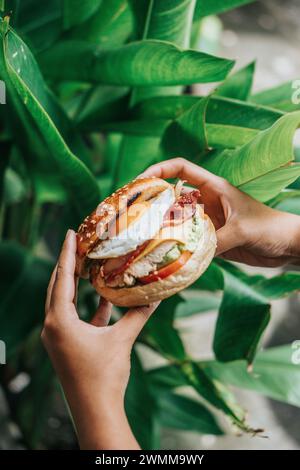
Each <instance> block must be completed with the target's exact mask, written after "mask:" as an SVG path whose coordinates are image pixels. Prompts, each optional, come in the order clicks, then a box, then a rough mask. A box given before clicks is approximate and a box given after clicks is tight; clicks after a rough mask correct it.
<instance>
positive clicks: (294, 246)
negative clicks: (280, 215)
mask: <svg viewBox="0 0 300 470" xmlns="http://www.w3.org/2000/svg"><path fill="white" fill-rule="evenodd" d="M289 216H290V219H291V224H292V228H291V237H290V256H291V257H292V261H291V262H292V264H300V217H299V216H298V215H295V214H289Z"/></svg>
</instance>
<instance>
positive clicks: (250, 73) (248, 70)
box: [215, 62, 255, 101]
mask: <svg viewBox="0 0 300 470" xmlns="http://www.w3.org/2000/svg"><path fill="white" fill-rule="evenodd" d="M254 72H255V62H252V63H251V64H249V65H247V66H246V67H244V68H242V69H240V70H238V71H237V72H235V73H234V74H232V75H230V76H229V77H227V78H226V80H225V81H224V82H223V83H222V84H221V85H220V86H218V88H217V89H216V92H215V93H216V95H218V96H226V97H227V98H235V99H237V100H242V101H246V100H247V99H248V97H249V95H250V93H251V88H252V83H253V77H254Z"/></svg>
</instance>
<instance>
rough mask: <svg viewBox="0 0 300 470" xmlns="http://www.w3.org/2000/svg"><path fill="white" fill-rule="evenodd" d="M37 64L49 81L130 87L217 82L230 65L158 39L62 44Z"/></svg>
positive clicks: (53, 48)
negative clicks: (111, 44)
mask: <svg viewBox="0 0 300 470" xmlns="http://www.w3.org/2000/svg"><path fill="white" fill-rule="evenodd" d="M66 58H67V59H66ZM40 63H41V65H42V67H43V70H44V72H45V74H46V75H47V76H48V77H50V78H52V79H56V80H78V81H83V82H94V83H105V84H109V85H122V86H133V87H139V86H165V85H188V84H191V83H200V82H201V83H206V82H212V81H220V80H223V79H224V78H225V77H226V75H227V74H228V72H229V70H230V69H231V68H232V66H233V62H232V61H231V60H226V59H221V58H219V57H214V56H210V55H208V54H204V53H202V52H198V51H194V50H183V49H180V48H178V47H177V46H175V45H173V44H171V43H168V42H164V41H158V40H144V41H137V42H131V43H129V44H127V45H125V46H120V47H116V48H114V49H107V48H102V47H95V45H94V44H88V43H85V42H80V41H65V42H60V43H58V44H57V45H56V46H53V47H51V49H49V50H48V51H47V52H44V53H43V54H42V56H40Z"/></svg>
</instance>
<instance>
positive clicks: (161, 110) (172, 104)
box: [132, 95, 283, 130]
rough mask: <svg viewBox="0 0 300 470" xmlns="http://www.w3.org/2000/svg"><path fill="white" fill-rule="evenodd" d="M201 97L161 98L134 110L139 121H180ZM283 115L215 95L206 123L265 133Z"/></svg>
mask: <svg viewBox="0 0 300 470" xmlns="http://www.w3.org/2000/svg"><path fill="white" fill-rule="evenodd" d="M199 99H200V98H199V97H198V96H191V95H182V96H158V97H154V98H150V99H147V100H145V101H142V102H140V103H138V104H137V105H136V106H135V107H134V108H133V110H132V116H133V117H134V118H135V119H137V118H139V119H149V120H153V119H155V120H163V119H165V120H171V119H176V118H178V117H179V116H180V115H181V114H182V113H183V112H185V111H188V110H189V109H190V108H191V107H192V106H193V105H195V104H196V103H198V101H199ZM282 116H283V113H282V112H280V111H276V110H274V109H271V108H268V107H265V106H260V105H255V104H252V103H245V102H243V101H239V100H233V99H228V98H224V97H219V96H215V95H212V96H211V98H210V100H209V102H208V106H207V116H206V120H207V122H208V123H210V124H224V125H231V126H239V127H246V128H249V129H260V130H264V129H267V128H268V127H270V126H272V124H274V123H275V122H276V121H277V120H278V119H279V118H280V117H282Z"/></svg>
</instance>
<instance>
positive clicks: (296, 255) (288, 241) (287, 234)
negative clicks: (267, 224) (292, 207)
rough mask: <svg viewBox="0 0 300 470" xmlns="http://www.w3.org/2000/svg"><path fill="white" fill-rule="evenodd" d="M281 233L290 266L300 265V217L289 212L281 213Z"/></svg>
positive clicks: (284, 254)
mask: <svg viewBox="0 0 300 470" xmlns="http://www.w3.org/2000/svg"><path fill="white" fill-rule="evenodd" d="M279 213H280V215H281V220H279V226H278V229H279V232H280V233H281V239H282V246H283V247H284V253H283V256H286V257H287V258H289V263H290V264H300V217H299V216H298V215H295V214H290V213H287V212H279Z"/></svg>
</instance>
